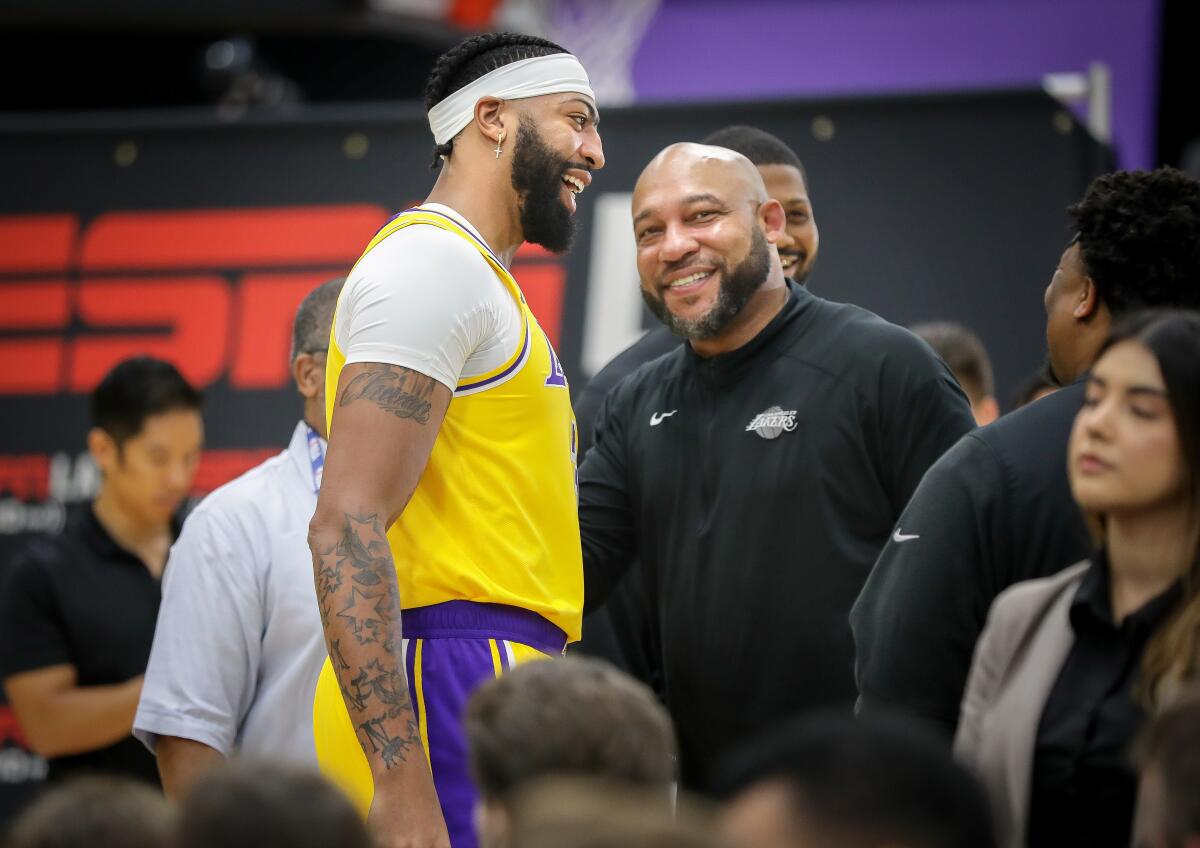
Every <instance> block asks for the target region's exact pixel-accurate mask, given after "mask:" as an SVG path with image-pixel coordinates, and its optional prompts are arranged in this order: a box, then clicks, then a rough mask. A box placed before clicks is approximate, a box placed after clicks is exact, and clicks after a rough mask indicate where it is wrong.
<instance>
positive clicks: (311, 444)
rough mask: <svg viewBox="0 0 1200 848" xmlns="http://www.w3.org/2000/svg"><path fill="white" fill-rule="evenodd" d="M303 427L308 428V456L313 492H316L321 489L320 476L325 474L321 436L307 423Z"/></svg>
mask: <svg viewBox="0 0 1200 848" xmlns="http://www.w3.org/2000/svg"><path fill="white" fill-rule="evenodd" d="M304 429H306V430H308V458H309V461H310V462H312V475H313V492H314V493H316V492H320V491H321V477H322V476H324V474H325V448H324V447H322V446H321V437H320V436H318V435H317V431H316V430H314V429H313V428H312V427H310V426H308V425H307V424H305V425H304Z"/></svg>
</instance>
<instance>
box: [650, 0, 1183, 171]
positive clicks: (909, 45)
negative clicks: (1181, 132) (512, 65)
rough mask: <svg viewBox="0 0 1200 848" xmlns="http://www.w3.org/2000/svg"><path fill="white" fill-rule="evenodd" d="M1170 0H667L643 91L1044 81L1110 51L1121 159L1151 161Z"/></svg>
mask: <svg viewBox="0 0 1200 848" xmlns="http://www.w3.org/2000/svg"><path fill="white" fill-rule="evenodd" d="M1159 16H1160V0H663V2H662V5H661V7H660V8H659V10H658V13H657V14H656V15H655V17H654V19H653V21H651V23H650V26H649V28H648V30H647V31H646V36H645V38H644V40H643V41H642V43H641V45H640V47H639V49H638V52H637V55H636V57H635V59H634V66H633V76H634V86H635V89H636V91H637V97H638V100H639V102H643V103H645V102H647V101H655V100H698V99H714V100H727V99H734V98H737V99H742V98H746V97H763V98H768V97H769V98H774V97H789V96H796V97H805V96H808V97H811V96H822V95H831V94H838V95H841V94H857V93H878V92H887V91H906V92H912V91H923V90H948V89H964V88H967V89H969V88H978V87H997V86H1003V87H1008V86H1014V85H1019V86H1025V85H1037V84H1038V82H1039V81H1040V78H1041V76H1042V75H1043V74H1045V73H1049V72H1053V71H1082V70H1086V68H1087V66H1088V64H1089V63H1090V62H1092V61H1095V60H1100V61H1103V62H1106V63H1107V64H1108V66H1109V68H1110V69H1111V71H1112V80H1113V131H1114V132H1113V134H1114V139H1115V143H1116V145H1117V148H1118V154H1119V157H1120V161H1121V163H1122V164H1123V165H1124V166H1126V167H1150V166H1153V165H1154V164H1156V163H1155V162H1154V158H1155V156H1154V144H1155V132H1154V131H1155V124H1156V120H1157V103H1156V100H1157V83H1158V61H1159Z"/></svg>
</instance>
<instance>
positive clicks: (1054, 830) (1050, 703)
mask: <svg viewBox="0 0 1200 848" xmlns="http://www.w3.org/2000/svg"><path fill="white" fill-rule="evenodd" d="M1181 595H1182V589H1181V587H1180V585H1179V584H1175V585H1174V586H1172V587H1171V588H1170V589H1168V590H1167V591H1165V592H1163V593H1162V594H1161V595H1159V596H1157V597H1156V598H1153V599H1152V600H1150V601H1148V602H1147V603H1146V604H1145V605H1143V606H1142V607H1141V608H1140V609H1138V610H1136V611H1135V612H1133V613H1131V614H1129V615H1128V616H1126V617H1125V620H1124V621H1122V622H1121V623H1120V624H1117V623H1116V622H1114V621H1113V613H1112V600H1111V591H1110V588H1109V566H1108V557H1107V556H1106V554H1105V553H1104V551H1101V552H1100V553H1098V554H1097V555H1096V557H1095V558H1094V559H1093V561H1092V566H1091V568H1089V569H1088V570H1087V571H1086V572H1085V573H1084V576H1083V581H1082V582H1081V583H1080V585H1079V589H1078V591H1077V592H1076V594H1075V598H1074V599H1073V600H1072V602H1071V609H1070V621H1071V628H1072V630H1074V631H1075V642H1074V644H1073V645H1072V647H1071V651H1070V653H1069V654H1068V655H1067V659H1066V662H1065V663H1064V664H1063V667H1062V671H1060V672H1059V674H1058V679H1057V680H1056V681H1055V683H1054V688H1053V689H1051V691H1050V697H1049V698H1048V700H1047V701H1046V707H1045V709H1044V710H1043V711H1042V718H1041V722H1040V723H1039V725H1038V732H1037V747H1036V750H1035V753H1034V760H1033V774H1032V776H1031V777H1032V779H1031V781H1030V793H1031V797H1030V806H1029V829H1028V832H1027V844H1028V845H1029V846H1030V848H1043V846H1045V848H1049V846H1054V848H1069V847H1070V846H1076V845H1077V846H1090V848H1105V846H1113V848H1127V847H1128V845H1129V839H1130V833H1131V830H1132V824H1133V808H1134V800H1135V796H1136V792H1137V776H1136V774H1135V772H1134V769H1133V766H1132V764H1131V762H1130V759H1129V746H1130V744H1131V743H1132V741H1133V738H1134V736H1135V735H1136V734H1137V732H1138V731H1139V730H1140V729H1141V727H1142V723H1143V722H1144V721H1145V719H1146V713H1145V711H1144V710H1143V708H1142V707H1141V705H1140V704H1138V702H1137V700H1136V699H1135V697H1134V687H1135V686H1136V685H1137V681H1138V678H1139V676H1140V674H1141V663H1142V653H1143V651H1144V650H1145V648H1146V643H1147V642H1148V641H1149V640H1150V637H1151V636H1152V635H1153V634H1154V631H1155V629H1156V628H1157V627H1158V626H1159V625H1161V624H1162V623H1163V622H1164V621H1165V620H1166V619H1167V617H1168V616H1169V615H1170V613H1171V612H1172V610H1173V609H1174V607H1175V605H1176V603H1177V602H1178V601H1179V599H1180V597H1181Z"/></svg>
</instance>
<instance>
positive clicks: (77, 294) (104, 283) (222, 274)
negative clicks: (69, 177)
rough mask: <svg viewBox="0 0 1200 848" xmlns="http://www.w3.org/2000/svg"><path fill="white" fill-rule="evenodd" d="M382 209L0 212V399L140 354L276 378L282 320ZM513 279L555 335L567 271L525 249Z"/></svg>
mask: <svg viewBox="0 0 1200 848" xmlns="http://www.w3.org/2000/svg"><path fill="white" fill-rule="evenodd" d="M388 217H389V213H388V211H387V210H385V209H384V208H383V207H381V206H377V205H374V204H338V205H322V206H290V207H258V208H238V209H193V210H170V211H155V212H128V211H123V212H107V213H103V214H101V215H100V216H99V217H97V218H96V219H95V220H93V221H91V222H90V223H88V224H86V225H85V224H84V223H83V222H82V220H81V218H80V216H78V215H75V214H66V213H64V214H48V215H22V216H0V304H3V308H0V362H3V363H4V367H3V368H2V369H0V395H45V394H54V393H58V392H72V393H84V392H88V391H90V390H91V389H92V388H93V387H94V386H95V385H96V383H97V382H99V380H100V378H101V377H102V376H103V375H104V374H105V373H106V372H107V371H108V370H109V369H110V368H112V366H113V365H115V364H116V363H117V362H119V361H120V360H122V359H125V358H126V357H129V356H133V355H136V354H148V355H151V356H157V357H159V358H162V359H166V360H169V361H171V362H173V363H174V364H175V365H176V366H177V367H178V368H179V369H180V371H181V372H182V373H183V374H184V376H185V377H187V378H188V380H189V381H191V382H192V383H193V384H195V385H197V386H199V387H201V388H203V387H206V386H208V385H211V384H212V383H214V382H216V381H218V380H221V379H226V380H227V381H228V384H229V385H230V387H231V388H233V389H235V390H256V389H277V388H280V387H283V386H285V385H287V383H288V380H289V372H288V366H287V356H288V349H289V346H290V344H291V323H292V318H293V316H294V315H295V311H296V307H297V305H298V304H299V302H300V300H301V299H302V298H303V297H304V295H305V294H307V293H308V292H309V291H310V290H311V289H312V288H313V287H314V286H316V285H317V284H318V283H321V282H323V281H324V280H327V279H329V278H330V277H335V276H339V275H343V274H345V273H347V272H348V271H349V270H350V267H351V265H353V263H354V262H355V260H357V259H358V256H359V254H360V253H361V252H362V250H363V248H364V247H365V246H366V244H367V242H368V241H370V239H371V236H373V235H374V234H375V232H376V231H377V230H378V229H379V228H380V227H381V226H383V224H384V223H385V222H386V221H387V220H388ZM513 270H514V274H515V275H516V276H517V278H518V280H519V281H520V283H521V286H522V289H523V290H524V292H525V297H526V300H527V301H528V303H529V305H530V308H531V309H532V310H533V312H534V314H535V315H537V317H538V321H539V322H540V323H541V324H542V327H543V328H544V329H545V331H546V333H547V335H549V336H550V338H551V340H552V341H553V342H554V343H556V344H557V343H558V335H559V330H560V327H561V323H562V307H563V290H564V287H565V274H566V272H565V269H564V268H563V266H562V264H561V262H560V261H559V260H558V259H557V258H555V257H553V256H551V255H550V254H548V253H546V252H545V251H543V250H541V249H540V248H536V247H534V246H532V245H525V246H523V247H522V249H521V250H520V251H518V253H517V261H516V262H515V263H514V269H513Z"/></svg>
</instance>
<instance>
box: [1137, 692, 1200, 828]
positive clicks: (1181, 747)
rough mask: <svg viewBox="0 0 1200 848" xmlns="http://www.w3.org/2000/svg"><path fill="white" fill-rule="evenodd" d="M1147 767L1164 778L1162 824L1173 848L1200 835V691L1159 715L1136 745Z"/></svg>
mask: <svg viewBox="0 0 1200 848" xmlns="http://www.w3.org/2000/svg"><path fill="white" fill-rule="evenodd" d="M1134 749H1135V752H1136V759H1137V761H1138V764H1139V766H1140V767H1141V768H1142V770H1143V771H1145V770H1146V769H1155V770H1157V771H1158V773H1159V775H1160V776H1161V778H1162V785H1163V795H1164V797H1163V802H1164V803H1163V820H1162V821H1160V822H1154V825H1156V826H1157V828H1161V832H1162V834H1163V836H1164V837H1165V838H1166V843H1165V844H1166V845H1167V846H1169V848H1183V846H1184V844H1185V843H1186V842H1187V840H1188V838H1189V837H1192V838H1195V837H1197V836H1200V693H1197V692H1196V691H1192V692H1189V693H1188V694H1187V695H1186V696H1185V697H1183V698H1181V699H1180V700H1179V701H1176V702H1173V703H1172V704H1171V705H1169V706H1168V707H1167V708H1166V709H1164V710H1163V711H1162V712H1161V713H1159V714H1158V715H1157V716H1155V717H1154V718H1153V719H1152V720H1151V721H1150V723H1149V724H1148V725H1147V726H1146V728H1145V729H1144V730H1143V731H1142V733H1141V735H1140V736H1139V738H1138V741H1137V743H1136V744H1135V746H1134Z"/></svg>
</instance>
